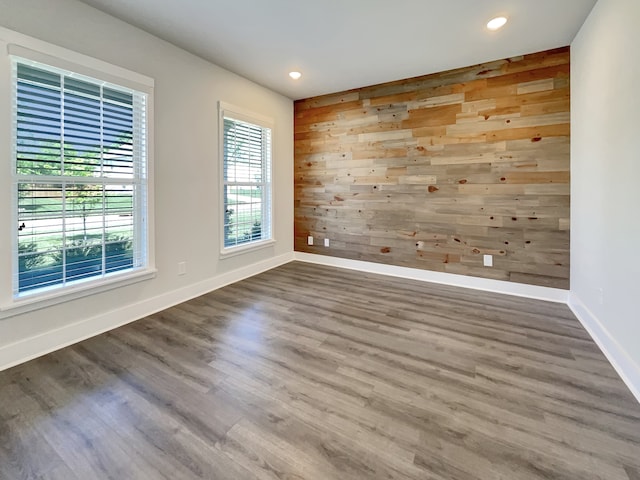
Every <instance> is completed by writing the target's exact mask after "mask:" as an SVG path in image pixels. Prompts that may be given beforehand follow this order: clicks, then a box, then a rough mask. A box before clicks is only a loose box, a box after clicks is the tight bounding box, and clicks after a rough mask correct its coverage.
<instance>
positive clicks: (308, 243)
mask: <svg viewBox="0 0 640 480" xmlns="http://www.w3.org/2000/svg"><path fill="white" fill-rule="evenodd" d="M307 245H313V237H312V236H311V235H309V236H308V237H307Z"/></svg>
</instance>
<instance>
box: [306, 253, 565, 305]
mask: <svg viewBox="0 0 640 480" xmlns="http://www.w3.org/2000/svg"><path fill="white" fill-rule="evenodd" d="M295 259H296V260H299V261H301V262H307V263H317V264H320V265H328V266H331V267H339V268H348V269H350V270H359V271H361V272H368V273H378V274H381V275H390V276H392V277H401V278H408V279H411V280H420V281H423V282H432V283H440V284H443V285H451V286H454V287H463V288H473V289H475V290H483V291H486V292H494V293H504V294H507V295H515V296H518V297H526V298H533V299H536V300H546V301H549V302H556V303H567V300H568V298H569V291H568V290H561V289H559V288H550V287H539V286H537V285H525V284H522V283H513V282H505V281H502V280H491V279H487V278H479V277H467V276H465V275H456V274H453V273H442V272H432V271H430V270H422V269H418V268H409V267H398V266H395V265H386V264H383V263H373V262H363V261H361V260H348V259H344V258H338V257H330V256H327V255H316V254H313V253H304V252H295Z"/></svg>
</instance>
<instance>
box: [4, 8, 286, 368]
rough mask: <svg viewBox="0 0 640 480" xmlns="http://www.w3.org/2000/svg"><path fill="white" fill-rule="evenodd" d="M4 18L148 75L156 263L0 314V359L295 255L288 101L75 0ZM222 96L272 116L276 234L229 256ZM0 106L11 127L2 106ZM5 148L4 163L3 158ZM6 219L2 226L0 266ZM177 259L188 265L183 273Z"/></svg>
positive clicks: (25, 354) (12, 11)
mask: <svg viewBox="0 0 640 480" xmlns="http://www.w3.org/2000/svg"><path fill="white" fill-rule="evenodd" d="M0 26H3V27H6V28H9V29H12V30H15V31H18V32H20V33H23V34H26V35H30V36H33V37H36V38H38V39H41V40H45V41H48V42H50V43H53V44H56V45H59V46H62V47H65V48H68V49H71V50H75V51H77V52H79V53H83V54H85V55H90V56H92V57H95V58H97V59H100V60H103V61H106V62H109V63H112V64H115V65H118V66H121V67H124V68H127V69H129V70H133V71H135V72H139V73H141V74H144V75H147V76H149V77H152V78H154V79H155V200H156V201H155V225H156V229H155V239H156V242H155V245H156V266H157V268H158V273H157V276H156V278H154V279H152V280H148V281H144V282H141V283H138V284H135V285H130V286H127V287H122V288H118V289H115V290H112V291H109V292H104V293H100V294H97V295H93V296H89V297H85V298H82V299H78V300H74V301H72V302H68V303H63V304H59V305H56V306H53V307H48V308H46V309H41V310H38V311H33V312H29V313H26V314H22V315H19V316H14V317H10V318H7V319H2V320H0V369H2V368H3V367H7V366H9V365H11V364H14V363H17V362H19V361H21V360H24V359H26V358H29V357H31V356H34V355H37V354H38V353H42V352H43V351H46V350H50V349H52V348H55V347H57V346H59V345H62V344H67V343H71V342H73V341H75V340H78V339H80V338H82V337H86V336H90V335H92V334H95V333H98V332H99V331H103V330H106V329H109V328H111V327H113V326H115V325H118V324H121V323H125V322H127V321H131V320H134V319H136V318H139V317H141V316H143V315H145V314H146V313H149V312H150V311H154V310H159V309H162V308H165V307H166V306H168V305H170V304H174V303H177V302H180V301H182V300H186V299H187V298H189V297H192V296H195V295H198V294H200V293H203V292H205V291H208V290H211V289H213V288H216V287H218V286H221V285H222V284H225V283H228V282H230V281H234V280H236V279H239V278H241V277H242V276H246V275H250V274H252V273H255V272H257V271H259V270H263V269H266V268H269V267H271V266H274V265H277V264H279V263H282V262H284V261H288V260H289V259H291V258H293V235H292V231H293V103H292V101H291V100H289V99H287V98H286V97H283V96H281V95H278V94H275V93H273V92H272V91H270V90H268V89H265V88H263V87H261V86H259V85H256V84H255V83H252V82H250V81H248V80H246V79H244V78H241V77H239V76H237V75H235V74H233V73H231V72H229V71H226V70H224V69H222V68H219V67H217V66H215V65H212V64H211V63H208V62H206V61H204V60H202V59H200V58H198V57H195V56H193V55H191V54H189V53H187V52H185V51H183V50H181V49H178V48H176V47H174V46H173V45H171V44H169V43H167V42H164V41H162V40H160V39H158V38H156V37H153V36H151V35H149V34H147V33H146V32H143V31H142V30H139V29H137V28H134V27H132V26H130V25H128V24H126V23H124V22H122V21H119V20H117V19H115V18H113V17H111V16H109V15H106V14H104V13H102V12H100V11H98V10H95V9H93V8H91V7H89V6H87V5H85V4H83V3H80V2H77V1H75V0H55V1H51V0H0ZM219 100H222V101H224V102H228V103H231V104H233V105H237V106H239V107H243V108H246V109H249V110H252V111H254V112H256V113H258V114H261V115H264V116H268V117H271V118H273V119H275V129H274V177H273V179H274V236H275V238H276V240H277V242H276V244H275V246H273V247H269V248H267V249H265V250H260V251H255V252H251V253H246V254H243V255H238V256H234V257H230V258H225V259H224V260H220V259H219V256H218V255H219V251H220V245H219V231H218V221H219V219H220V206H219V195H218V190H219V189H218V180H219V179H218V174H219V170H218V164H217V162H218V114H217V102H218V101H219ZM3 110H4V109H3ZM0 115H2V118H1V120H2V122H0V124H1V125H3V126H5V127H6V125H7V122H8V113H7V112H5V111H2V112H0ZM5 138H6V137H5ZM2 148H3V149H4V150H3V151H2V153H1V154H0V161H2V162H7V161H9V156H8V154H7V153H6V150H7V149H6V148H5V146H2ZM4 171H6V169H5V170H3V172H4ZM3 199H4V197H3ZM3 201H4V200H3ZM1 208H5V205H3V206H2V207H1ZM10 227H11V226H10V225H2V226H0V229H2V230H0V238H2V241H0V258H2V268H3V269H4V268H8V267H6V266H7V264H8V262H9V259H10V246H9V245H6V242H5V241H4V240H5V239H6V238H8V236H9V235H11V234H12V233H9V232H8V230H7V229H9V228H10ZM11 232H13V230H11ZM9 238H10V237H9ZM180 261H186V262H187V268H188V272H187V275H185V276H180V277H179V276H178V275H177V272H178V270H177V264H178V262H180Z"/></svg>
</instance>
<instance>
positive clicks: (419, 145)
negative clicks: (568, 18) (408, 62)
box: [295, 47, 570, 288]
mask: <svg viewBox="0 0 640 480" xmlns="http://www.w3.org/2000/svg"><path fill="white" fill-rule="evenodd" d="M569 127H570V123H569V47H566V48H560V49H556V50H551V51H546V52H541V53H536V54H531V55H524V56H521V57H517V58H510V59H506V60H500V61H495V62H491V63H487V64H483V65H476V66H473V67H468V68H462V69H457V70H452V71H448V72H443V73H438V74H434V75H427V76H423V77H418V78H411V79H407V80H402V81H397V82H392V83H387V84H382V85H376V86H371V87H366V88H361V89H357V90H351V91H347V92H342V93H338V94H332V95H326V96H321V97H315V98H309V99H305V100H300V101H297V102H296V103H295V249H296V251H300V252H309V253H317V254H324V255H332V256H336V257H343V258H350V259H356V260H366V261H372V262H379V263H386V264H393V265H399V266H408V267H414V268H422V269H428V270H434V271H439V272H449V273H456V274H462V275H471V276H477V277H485V278H493V279H499V280H507V281H513V282H519V283H527V284H533V285H543V286H552V287H558V288H569ZM308 235H312V236H313V237H314V240H315V242H314V243H315V245H314V246H308V245H307V236H308ZM324 238H328V239H330V246H329V247H328V248H327V247H324V246H322V245H323V239H324ZM483 254H491V255H494V259H493V260H494V266H493V267H492V268H490V267H484V266H483Z"/></svg>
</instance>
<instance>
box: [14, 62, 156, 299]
mask: <svg viewBox="0 0 640 480" xmlns="http://www.w3.org/2000/svg"><path fill="white" fill-rule="evenodd" d="M12 62H13V65H12V67H13V85H14V102H13V121H14V145H13V147H14V160H15V169H14V181H13V184H14V199H15V206H14V207H15V218H16V220H17V225H16V227H15V228H16V235H17V237H16V238H17V241H16V245H17V248H16V256H15V260H16V261H15V265H14V275H13V285H14V296H15V297H20V296H24V295H30V294H34V293H38V292H42V291H51V290H53V289H64V288H65V287H67V286H73V285H76V284H78V283H79V282H82V281H88V280H95V281H99V280H100V279H104V278H105V277H109V276H112V275H113V274H116V273H124V272H131V271H137V270H139V269H142V268H145V267H146V266H147V238H146V221H147V219H146V216H147V213H146V212H147V154H146V143H147V139H146V135H147V119H146V102H147V94H146V93H143V92H138V91H135V90H132V89H130V88H126V87H122V86H118V85H115V84H112V83H109V82H105V81H101V80H99V79H96V78H90V77H87V76H83V75H79V74H77V73H74V72H71V71H67V70H63V69H60V68H56V67H52V66H48V65H45V64H42V63H38V62H34V61H30V60H27V59H23V58H18V57H13V59H12Z"/></svg>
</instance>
